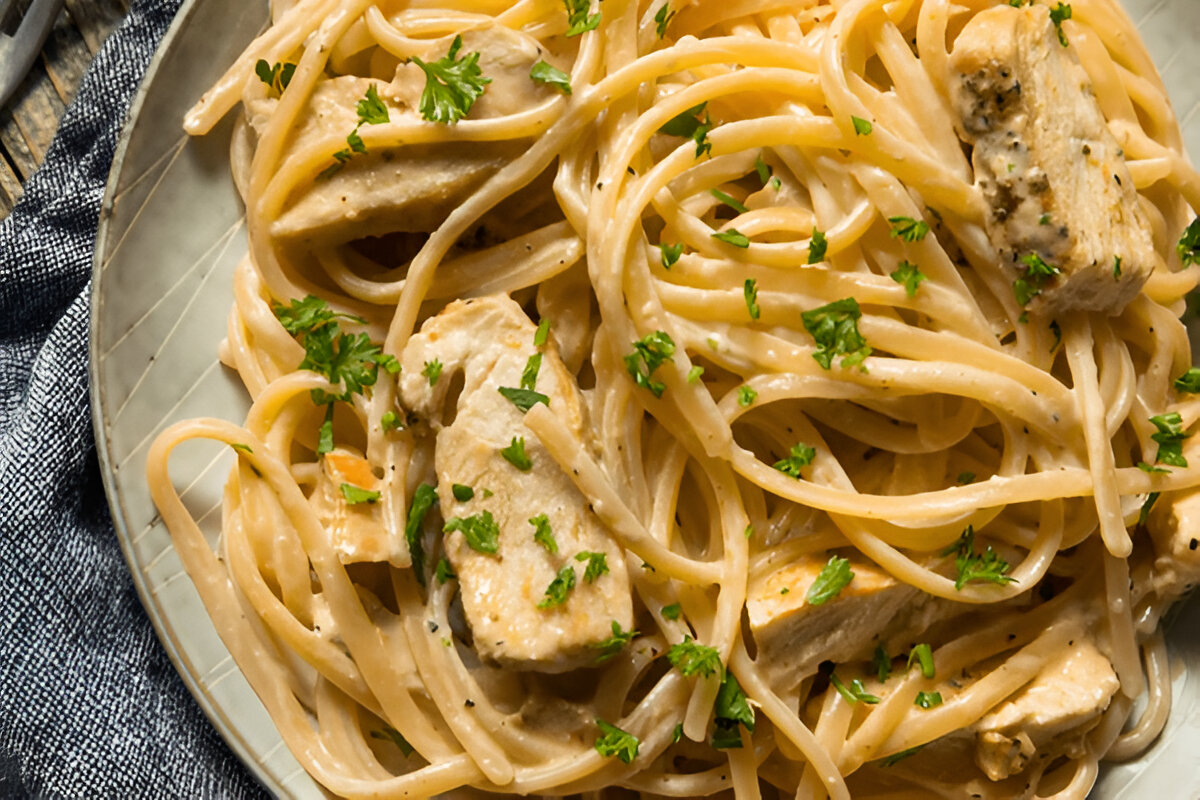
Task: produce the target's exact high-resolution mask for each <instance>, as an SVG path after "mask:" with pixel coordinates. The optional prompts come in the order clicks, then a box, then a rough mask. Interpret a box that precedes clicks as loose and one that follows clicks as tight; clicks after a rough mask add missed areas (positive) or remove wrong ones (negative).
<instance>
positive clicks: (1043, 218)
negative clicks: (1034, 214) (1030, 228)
mask: <svg viewBox="0 0 1200 800" xmlns="http://www.w3.org/2000/svg"><path fill="white" fill-rule="evenodd" d="M1049 224H1050V215H1049V214H1042V216H1041V217H1040V218H1039V219H1038V225H1049Z"/></svg>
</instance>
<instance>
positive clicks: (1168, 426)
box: [1150, 411, 1192, 467]
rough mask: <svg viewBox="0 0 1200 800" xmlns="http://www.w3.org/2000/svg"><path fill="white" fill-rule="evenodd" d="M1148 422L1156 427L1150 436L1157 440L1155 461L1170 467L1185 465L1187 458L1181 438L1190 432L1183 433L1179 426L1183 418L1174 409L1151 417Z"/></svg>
mask: <svg viewBox="0 0 1200 800" xmlns="http://www.w3.org/2000/svg"><path fill="white" fill-rule="evenodd" d="M1150 422H1152V423H1153V424H1154V427H1156V428H1158V433H1155V434H1153V435H1152V436H1151V437H1150V438H1151V439H1153V440H1154V441H1156V442H1158V455H1157V456H1156V457H1155V461H1156V462H1158V463H1160V464H1170V465H1171V466H1172V467H1186V466H1187V465H1188V462H1187V459H1186V458H1184V456H1183V440H1184V439H1188V438H1190V437H1191V435H1192V434H1190V433H1184V431H1183V430H1182V429H1181V428H1180V425H1182V424H1183V418H1182V417H1181V416H1179V414H1178V413H1177V412H1175V411H1172V412H1171V413H1169V414H1160V415H1158V416H1156V417H1151V418H1150Z"/></svg>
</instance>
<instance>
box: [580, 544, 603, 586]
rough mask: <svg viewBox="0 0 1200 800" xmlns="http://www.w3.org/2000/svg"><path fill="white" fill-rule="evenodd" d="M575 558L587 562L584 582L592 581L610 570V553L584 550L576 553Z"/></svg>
mask: <svg viewBox="0 0 1200 800" xmlns="http://www.w3.org/2000/svg"><path fill="white" fill-rule="evenodd" d="M575 560H576V561H579V562H583V561H586V562H587V567H586V568H585V569H584V570H583V582H584V583H592V582H593V581H595V580H596V579H597V578H599V577H600V576H601V575H604V574H605V573H607V572H608V555H607V554H606V553H593V552H591V551H590V550H584V551H582V552H579V553H576V554H575Z"/></svg>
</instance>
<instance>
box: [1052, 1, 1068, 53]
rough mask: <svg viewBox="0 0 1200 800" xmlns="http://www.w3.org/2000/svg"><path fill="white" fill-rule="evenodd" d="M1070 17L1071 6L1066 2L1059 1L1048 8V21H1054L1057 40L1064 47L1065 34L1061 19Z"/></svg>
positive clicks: (1065, 43)
mask: <svg viewBox="0 0 1200 800" xmlns="http://www.w3.org/2000/svg"><path fill="white" fill-rule="evenodd" d="M1070 18H1071V6H1070V5H1069V4H1067V3H1059V4H1058V5H1056V6H1055V7H1054V8H1052V9H1050V21H1051V22H1053V23H1054V29H1055V30H1056V31H1058V41H1059V44H1061V45H1062V46H1063V47H1066V46H1067V44H1068V42H1067V34H1065V33H1063V27H1062V24H1063V20H1068V19H1070Z"/></svg>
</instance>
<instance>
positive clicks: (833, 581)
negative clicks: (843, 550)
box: [805, 555, 854, 606]
mask: <svg viewBox="0 0 1200 800" xmlns="http://www.w3.org/2000/svg"><path fill="white" fill-rule="evenodd" d="M852 580H854V572H853V571H852V570H851V569H850V561H849V559H845V558H842V557H841V556H837V555H835V556H832V557H830V559H829V562H828V563H827V564H826V565H825V566H824V567H823V568H822V569H821V574H819V575H818V576H817V579H816V580H815V581H813V583H812V586H810V587H808V594H806V595H805V599H806V600H807V601H808V604H809V605H810V606H820V605H824V604H825V603H828V602H829V601H830V600H832V599H833V598H835V597H837V596H838V594H840V593H841V591H842V589H845V588H846V587H847V586H848V585H849V584H850V581H852Z"/></svg>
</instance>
